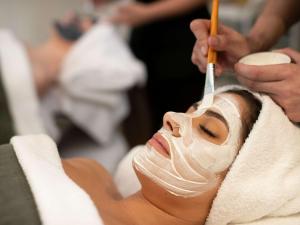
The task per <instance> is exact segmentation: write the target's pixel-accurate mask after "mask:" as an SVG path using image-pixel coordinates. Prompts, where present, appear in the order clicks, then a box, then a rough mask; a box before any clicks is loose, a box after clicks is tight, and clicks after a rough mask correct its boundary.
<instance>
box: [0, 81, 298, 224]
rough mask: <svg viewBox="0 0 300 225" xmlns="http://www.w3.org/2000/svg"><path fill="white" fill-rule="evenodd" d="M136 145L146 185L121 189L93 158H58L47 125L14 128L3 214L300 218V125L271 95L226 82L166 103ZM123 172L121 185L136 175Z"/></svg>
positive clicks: (104, 218)
mask: <svg viewBox="0 0 300 225" xmlns="http://www.w3.org/2000/svg"><path fill="white" fill-rule="evenodd" d="M130 154H132V153H130ZM133 155H134V156H133V160H132V166H133V168H134V171H135V173H136V175H137V177H138V179H139V182H140V185H141V189H140V190H138V191H137V192H136V193H134V194H132V195H130V196H127V197H122V195H121V194H120V193H119V191H118V188H117V186H116V185H115V184H114V182H113V179H112V177H111V176H110V175H109V174H108V173H107V172H106V171H105V170H104V169H103V167H102V166H101V165H99V164H97V163H96V162H94V161H91V160H88V159H83V158H78V159H70V160H62V161H61V159H60V158H59V156H58V153H57V149H56V147H55V144H54V143H53V142H52V141H51V140H50V139H49V138H48V137H46V136H43V135H41V136H25V137H14V138H12V139H11V143H10V144H9V145H6V146H2V147H1V149H0V168H1V169H0V180H1V182H0V205H1V207H0V224H1V225H2V224H3V225H4V224H12V225H14V224H23V225H26V224H31V225H35V224H46V225H58V224H64V225H68V224H70V225H71V224H72V225H74V224H84V225H85V224H91V225H94V224H95V225H98V224H105V225H118V224H120V225H121V224H122V225H124V224H128V225H139V224H142V225H148V224H149V225H154V224H155V225H156V224H158V225H159V224H161V225H168V224H170V225H176V224H178V225H202V224H206V225H227V224H228V225H229V224H230V225H232V224H243V225H279V224H280V225H296V224H300V131H299V128H298V127H296V126H295V125H294V124H292V123H291V122H290V121H289V120H288V119H287V117H286V116H285V114H284V112H283V111H282V110H281V108H279V107H278V106H277V105H276V104H275V103H274V102H273V101H272V100H271V99H270V98H269V97H267V96H265V95H259V94H252V93H250V92H248V91H246V90H242V88H240V87H233V86H231V87H229V86H228V87H224V88H222V89H219V90H218V91H217V94H216V95H215V98H214V103H213V105H211V106H209V107H203V105H201V102H199V103H196V104H194V105H193V106H191V108H190V109H189V110H188V111H187V112H186V113H175V112H168V113H166V114H165V116H164V118H163V128H162V129H160V130H159V131H158V132H157V133H156V134H155V135H154V136H153V137H152V138H151V139H150V140H149V141H148V142H147V144H146V145H145V146H140V147H137V148H136V149H135V150H134V154H133ZM128 157H129V158H130V156H128ZM123 172H124V173H125V175H124V177H123V180H122V178H121V179H119V183H118V186H119V187H120V188H122V185H123V183H124V185H125V186H126V185H127V184H126V182H127V183H130V182H131V180H132V182H134V178H133V177H131V176H130V175H129V174H130V173H129V174H127V176H126V171H125V170H124V171H123ZM120 181H123V183H122V182H120Z"/></svg>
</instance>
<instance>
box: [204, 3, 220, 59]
mask: <svg viewBox="0 0 300 225" xmlns="http://www.w3.org/2000/svg"><path fill="white" fill-rule="evenodd" d="M218 20H219V0H213V4H212V12H211V21H210V36H216V35H217V33H218ZM207 61H208V63H213V64H216V63H217V52H216V51H215V50H213V49H212V48H211V47H209V48H208V59H207Z"/></svg>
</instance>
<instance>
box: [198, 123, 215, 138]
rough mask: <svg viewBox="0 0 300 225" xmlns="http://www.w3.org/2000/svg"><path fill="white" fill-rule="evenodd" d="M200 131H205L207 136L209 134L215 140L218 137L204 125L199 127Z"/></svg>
mask: <svg viewBox="0 0 300 225" xmlns="http://www.w3.org/2000/svg"><path fill="white" fill-rule="evenodd" d="M199 127H200V129H201V130H202V131H204V132H205V133H206V134H208V135H209V136H210V137H213V138H217V135H216V134H214V133H213V132H211V131H210V130H209V129H207V128H206V127H205V126H203V125H199Z"/></svg>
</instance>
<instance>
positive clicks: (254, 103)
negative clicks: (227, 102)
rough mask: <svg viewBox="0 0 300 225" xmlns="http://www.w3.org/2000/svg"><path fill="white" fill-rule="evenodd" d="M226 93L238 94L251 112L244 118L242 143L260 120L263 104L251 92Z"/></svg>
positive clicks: (231, 91)
mask: <svg viewBox="0 0 300 225" xmlns="http://www.w3.org/2000/svg"><path fill="white" fill-rule="evenodd" d="M226 93H231V94H236V95H239V96H241V97H242V98H243V99H244V100H245V102H246V104H247V105H248V108H249V111H248V112H247V114H246V115H245V116H244V117H243V118H242V124H243V130H242V142H244V141H245V139H246V138H247V137H248V135H249V133H250V131H251V130H252V127H253V125H254V123H255V121H256V120H257V118H258V115H259V112H260V110H261V107H262V104H261V102H260V101H259V100H258V99H257V98H256V97H255V96H254V95H253V94H251V93H250V92H249V91H246V90H229V91H226Z"/></svg>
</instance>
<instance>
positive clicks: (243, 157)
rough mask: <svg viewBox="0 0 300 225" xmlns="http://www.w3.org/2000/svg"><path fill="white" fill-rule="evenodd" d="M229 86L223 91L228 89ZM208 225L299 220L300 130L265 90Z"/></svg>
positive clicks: (293, 224)
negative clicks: (256, 113) (258, 111)
mask: <svg viewBox="0 0 300 225" xmlns="http://www.w3.org/2000/svg"><path fill="white" fill-rule="evenodd" d="M232 88H233V87H231V86H229V87H226V88H223V90H228V89H232ZM256 96H257V97H258V98H259V99H260V100H261V102H262V109H261V112H260V114H259V117H258V120H257V121H256V123H255V124H254V126H253V129H252V130H251V132H250V135H249V137H248V138H247V139H246V141H245V143H244V144H243V146H242V148H241V150H240V152H239V154H238V156H237V158H236V160H235V161H234V163H233V165H232V167H231V169H230V171H229V173H228V174H227V176H226V178H225V180H224V181H223V183H222V185H221V188H220V189H219V192H218V194H217V197H216V198H215V200H214V202H213V205H212V209H211V211H210V215H209V217H208V219H207V222H206V225H229V224H230V225H233V224H234V225H238V224H243V225H298V224H300V129H299V127H297V126H296V125H294V124H293V123H291V122H290V121H289V120H288V118H287V116H286V115H285V114H284V112H283V111H282V109H281V108H280V107H279V106H278V105H276V104H275V103H274V102H273V101H272V100H271V98H270V97H268V96H266V95H256Z"/></svg>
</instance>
